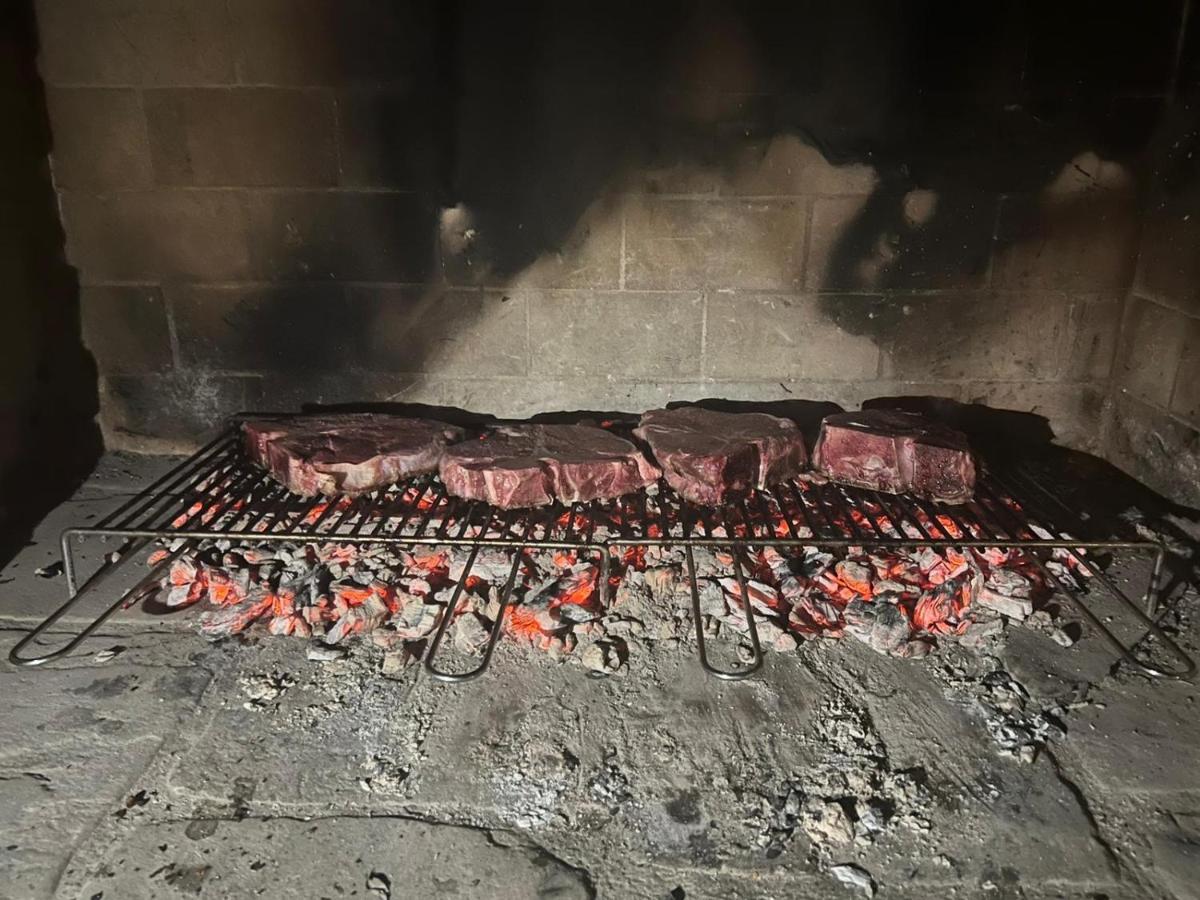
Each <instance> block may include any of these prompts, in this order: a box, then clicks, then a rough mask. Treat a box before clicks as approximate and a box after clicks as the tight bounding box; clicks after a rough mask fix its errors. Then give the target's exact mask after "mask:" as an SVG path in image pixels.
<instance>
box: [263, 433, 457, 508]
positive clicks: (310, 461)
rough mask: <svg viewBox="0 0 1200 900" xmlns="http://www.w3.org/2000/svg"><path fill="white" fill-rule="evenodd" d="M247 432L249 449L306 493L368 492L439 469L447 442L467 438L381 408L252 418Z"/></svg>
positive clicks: (274, 472) (289, 485) (294, 488)
mask: <svg viewBox="0 0 1200 900" xmlns="http://www.w3.org/2000/svg"><path fill="white" fill-rule="evenodd" d="M242 434H243V437H244V444H245V448H246V453H247V455H248V456H249V457H250V458H251V459H253V460H254V461H255V462H257V463H259V464H260V465H262V466H264V467H265V468H266V469H267V470H268V471H270V473H271V474H272V475H273V476H275V478H276V480H278V481H279V482H280V483H282V484H283V485H285V486H286V487H287V488H288V489H289V490H291V491H294V492H295V493H297V494H301V495H303V496H305V497H313V496H316V495H317V494H325V495H327V496H332V495H335V494H350V495H354V494H363V493H366V492H367V491H372V490H375V489H376V488H380V487H385V486H387V485H389V484H394V483H395V482H397V481H399V480H400V479H402V478H408V477H410V476H412V475H421V474H425V473H428V472H436V471H437V466H438V460H440V459H441V456H442V451H443V450H444V449H445V448H446V445H447V444H449V443H451V442H453V441H460V440H462V438H463V430H462V429H461V428H458V427H456V426H454V425H447V424H445V423H444V422H434V421H432V420H430V419H410V418H406V417H404V416H391V415H384V414H379V413H336V414H331V415H324V416H292V417H284V416H279V417H265V418H262V419H249V420H247V421H245V422H243V423H242Z"/></svg>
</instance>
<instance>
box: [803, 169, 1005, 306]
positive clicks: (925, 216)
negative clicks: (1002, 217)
mask: <svg viewBox="0 0 1200 900" xmlns="http://www.w3.org/2000/svg"><path fill="white" fill-rule="evenodd" d="M995 221H996V199H995V198H994V197H990V196H988V195H986V194H971V193H963V194H955V195H949V194H935V193H933V192H931V191H914V192H911V193H910V194H908V195H904V194H897V195H893V196H886V195H880V194H876V195H872V196H871V197H870V198H867V197H842V198H818V199H816V200H814V201H813V212H812V226H811V235H812V237H811V241H810V244H809V251H808V262H807V277H806V280H805V282H806V284H807V285H808V287H809V288H810V289H812V290H824V291H837V290H879V289H883V288H895V289H901V290H904V289H923V288H943V289H944V288H961V287H971V286H980V285H983V284H984V283H985V282H986V280H987V270H988V258H989V254H990V252H991V242H992V231H993V229H994V227H995Z"/></svg>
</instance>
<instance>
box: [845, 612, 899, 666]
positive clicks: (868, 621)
mask: <svg viewBox="0 0 1200 900" xmlns="http://www.w3.org/2000/svg"><path fill="white" fill-rule="evenodd" d="M844 615H845V620H846V631H847V632H848V633H849V634H851V635H853V636H854V637H856V638H857V639H858V640H860V641H862V642H863V643H864V644H866V645H867V646H868V647H870V648H871V649H872V650H874V651H875V652H876V653H883V654H891V653H895V652H896V651H898V650H899V649H900V648H901V646H903V645H904V643H905V642H907V641H908V635H909V627H908V622H907V620H905V618H904V614H903V613H902V612H900V610H899V609H897V608H896V607H895V606H892V605H891V604H890V603H869V602H865V601H863V600H861V599H860V598H855V599H854V600H851V601H850V603H849V604H847V606H846V609H845V612H844Z"/></svg>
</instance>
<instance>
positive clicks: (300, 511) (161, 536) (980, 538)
mask: <svg viewBox="0 0 1200 900" xmlns="http://www.w3.org/2000/svg"><path fill="white" fill-rule="evenodd" d="M1063 522H1067V523H1071V522H1074V527H1078V525H1079V521H1078V519H1077V518H1075V517H1074V516H1073V515H1072V512H1071V510H1070V509H1069V508H1068V507H1067V506H1066V505H1065V504H1063V503H1062V502H1061V501H1060V500H1059V499H1058V497H1057V495H1056V494H1055V492H1054V491H1053V490H1052V489H1051V488H1049V487H1047V486H1045V485H1044V484H1043V483H1042V481H1040V480H1039V478H1038V476H1036V475H1035V474H1034V473H1032V472H1031V471H1028V470H1026V469H1023V468H1020V467H1015V466H1014V467H1012V468H1008V469H1003V470H1001V469H998V468H996V467H992V466H984V467H982V472H981V474H980V477H979V479H978V482H977V486H976V494H975V497H974V499H973V500H972V501H971V502H969V503H965V504H958V505H948V504H940V503H934V502H930V501H926V500H922V499H920V498H917V497H914V496H911V495H897V494H883V493H880V492H878V491H872V490H865V489H861V488H851V487H845V486H841V485H835V484H828V483H817V482H815V481H811V480H804V479H796V480H792V481H788V482H784V483H781V484H776V485H773V486H772V487H771V488H770V489H769V490H761V491H753V492H751V493H750V494H749V495H748V496H746V497H744V498H741V499H739V500H737V501H735V502H733V503H731V504H729V505H726V506H724V507H720V508H712V507H702V506H698V505H695V504H692V503H689V502H687V501H685V500H683V499H682V498H681V497H680V496H679V495H678V494H676V493H675V492H674V491H673V490H672V489H671V488H670V487H669V486H668V485H667V484H666V483H665V482H659V484H658V485H656V486H654V487H652V488H650V489H648V490H643V491H640V492H638V493H635V494H631V495H627V496H625V497H622V498H619V499H617V500H609V501H593V502H591V503H577V504H574V505H572V506H565V505H562V504H555V505H552V506H548V507H542V508H538V509H532V510H502V509H498V508H495V507H493V506H490V505H488V504H486V503H482V502H478V501H468V500H462V499H458V498H455V497H451V496H449V495H447V494H446V492H445V489H444V487H443V485H442V484H441V482H440V481H439V480H438V479H437V478H436V477H435V476H432V475H429V476H420V477H417V478H413V479H410V480H408V481H404V482H401V483H399V484H397V485H393V486H391V487H389V488H387V489H383V490H379V491H375V492H372V493H369V494H365V495H363V496H360V497H358V498H354V499H351V498H345V497H343V498H336V499H327V498H321V497H318V498H305V497H301V496H299V495H296V494H293V493H291V492H289V491H288V490H286V489H285V488H284V487H283V486H281V485H280V484H278V483H277V482H276V481H274V480H273V479H272V478H271V477H270V476H269V475H268V474H267V473H266V472H265V471H263V470H262V469H260V468H259V467H257V466H255V465H253V464H252V463H250V462H249V461H248V460H247V459H246V457H245V456H244V454H243V452H242V449H241V443H240V441H239V439H238V430H237V428H236V427H231V428H229V429H228V430H226V431H225V432H223V433H222V434H221V435H220V436H219V437H217V438H216V439H215V440H213V441H212V442H211V443H209V444H208V445H207V446H205V447H203V448H201V449H200V450H199V451H197V452H196V453H195V454H194V455H193V456H191V457H189V458H188V459H187V460H185V461H184V462H182V463H181V464H180V465H178V466H177V467H175V468H174V469H172V470H171V471H170V472H168V473H167V474H166V475H163V476H162V477H161V478H159V479H158V480H157V481H155V482H154V483H153V484H151V485H149V486H148V487H146V488H145V489H144V490H143V491H141V492H140V493H139V494H137V495H136V496H135V497H133V498H132V499H130V500H128V501H127V502H126V503H124V504H122V505H121V506H120V507H119V508H118V509H116V510H114V511H113V512H111V513H109V514H108V515H107V516H105V517H104V518H103V519H102V520H101V521H99V522H97V523H96V524H94V525H89V526H86V527H74V528H68V529H66V530H65V531H64V532H63V534H62V537H61V550H62V558H63V566H64V569H65V574H66V581H67V588H68V593H69V595H70V596H69V598H68V600H67V601H66V602H65V603H64V604H63V605H62V606H61V607H59V608H58V609H57V610H55V611H54V612H53V613H52V614H51V615H49V616H48V617H47V618H46V619H45V620H44V621H43V622H42V623H41V624H39V625H38V626H37V627H36V628H34V629H33V630H32V631H31V632H30V633H29V634H28V635H26V636H25V637H24V638H23V639H22V640H21V641H20V642H19V643H18V644H17V645H16V646H15V647H14V648H13V650H12V651H11V653H10V655H9V659H10V661H11V662H13V663H15V664H17V665H37V664H40V663H44V662H47V661H49V660H52V659H56V658H58V657H61V656H63V655H65V654H67V653H69V652H71V651H72V650H73V649H75V648H76V647H77V646H78V645H79V644H80V643H82V642H83V641H84V640H85V639H86V638H87V637H88V636H89V635H90V634H92V633H93V632H95V631H96V629H98V628H99V627H100V626H101V625H102V624H103V623H104V622H105V621H106V620H107V619H108V618H109V617H111V616H112V615H113V614H114V613H116V612H117V611H118V610H120V609H122V608H123V607H126V606H128V605H131V604H132V603H134V602H136V600H137V599H138V598H139V597H140V596H142V595H143V594H144V593H145V592H146V590H147V589H148V588H149V587H150V586H151V585H154V584H156V583H157V581H158V579H159V577H160V575H161V573H162V571H163V570H164V568H165V567H166V566H169V565H170V563H171V562H172V561H173V560H174V559H176V558H177V557H179V556H180V555H182V554H183V553H184V552H186V551H187V550H188V549H190V548H192V547H194V546H195V545H196V543H197V542H199V541H202V540H206V539H221V538H226V539H229V540H233V541H239V540H245V541H280V542H289V543H293V542H294V543H303V542H311V541H318V542H325V541H338V542H346V543H357V544H396V545H402V546H417V545H439V546H451V547H462V548H466V549H467V550H468V551H469V556H468V558H467V561H466V567H465V570H464V572H463V574H462V576H461V578H460V580H459V582H458V586H457V588H456V590H455V593H454V594H453V596H452V598H451V600H450V602H449V604H448V610H447V612H445V613H443V614H442V616H441V617H440V621H439V624H438V627H437V629H436V631H435V633H434V636H433V639H432V641H431V643H430V647H429V650H428V651H427V653H426V657H425V665H426V668H427V670H428V671H429V673H430V674H431V675H432V676H433V677H434V678H437V679H439V680H442V681H446V682H461V681H466V680H469V679H471V678H475V677H477V676H478V675H480V674H482V672H483V671H485V670H486V668H487V666H488V663H489V662H490V659H491V655H492V651H493V650H494V648H495V645H496V642H497V641H498V639H499V637H500V634H501V631H502V628H501V624H502V621H503V618H504V613H505V611H506V610H507V607H508V605H509V603H510V601H511V598H512V594H513V587H514V585H515V582H516V577H517V573H518V569H519V565H520V561H521V558H522V553H523V552H525V551H533V550H545V549H577V550H582V551H584V552H586V553H589V554H594V555H596V556H598V558H599V566H600V578H599V584H600V590H601V592H602V597H601V601H602V602H604V600H605V599H606V598H605V596H603V594H604V592H606V591H607V590H608V584H609V578H608V575H609V564H610V559H611V552H612V551H614V550H618V549H623V548H628V547H630V546H637V545H662V546H682V547H683V548H684V552H685V560H686V565H687V574H688V581H689V583H690V587H691V594H692V606H693V611H694V612H695V613H696V615H695V616H694V621H695V622H696V623H697V626H698V624H699V622H700V615H699V607H700V599H699V592H698V588H697V582H696V568H695V562H694V559H693V552H692V548H693V547H697V546H705V547H722V548H728V549H729V550H730V551H731V553H732V556H733V559H734V574H735V576H736V578H737V580H738V582H739V584H740V586H741V591H740V595H741V598H742V603H743V606H744V612H745V616H746V621H747V623H748V625H749V638H750V644H751V648H752V658H751V660H750V662H749V663H748V664H746V665H745V666H743V667H741V668H738V669H724V668H718V667H716V666H715V665H713V664H712V663H711V662H710V660H709V656H708V652H707V647H706V644H705V639H704V634H703V629H702V628H700V627H697V628H696V638H697V651H698V655H699V659H700V664H701V666H702V667H703V668H704V669H705V670H706V671H707V672H709V673H710V674H712V675H714V676H716V677H719V678H724V679H731V680H732V679H741V678H745V677H748V676H749V675H751V674H753V673H754V672H755V671H757V670H758V669H759V668H760V667H761V665H762V661H763V657H762V650H761V647H760V645H759V640H758V634H757V629H756V628H755V626H754V613H753V611H752V609H751V606H750V593H749V591H748V590H747V589H746V575H745V570H744V565H743V563H742V561H741V556H742V554H743V553H744V552H745V551H747V550H749V549H751V548H756V547H765V546H774V547H792V548H797V547H805V546H808V547H817V548H819V549H824V550H832V551H838V550H844V549H846V548H849V547H866V548H889V547H890V548H899V549H919V548H922V547H930V548H933V549H944V548H947V547H952V548H955V549H958V550H960V551H967V552H969V551H970V549H971V548H974V549H982V548H987V547H999V548H1001V549H1010V548H1018V549H1022V550H1025V551H1026V552H1027V553H1028V555H1029V557H1030V559H1032V560H1033V562H1034V564H1035V565H1036V566H1037V568H1038V569H1039V571H1040V572H1041V574H1042V575H1043V577H1044V578H1046V579H1047V582H1048V583H1050V584H1055V585H1057V586H1058V587H1059V588H1060V590H1061V592H1062V593H1063V594H1064V595H1065V596H1066V597H1068V598H1069V599H1070V600H1071V601H1072V602H1073V603H1074V605H1075V607H1076V608H1077V609H1078V610H1079V611H1080V613H1081V615H1082V616H1083V617H1084V618H1085V619H1086V620H1087V621H1089V622H1090V623H1091V625H1092V626H1093V627H1095V628H1096V629H1097V630H1098V632H1099V633H1100V634H1101V635H1102V636H1104V637H1105V638H1106V639H1107V640H1108V641H1109V642H1110V643H1111V644H1112V645H1113V647H1114V648H1115V649H1116V650H1117V652H1118V653H1120V654H1121V656H1123V657H1124V658H1125V659H1126V660H1128V661H1129V662H1130V663H1131V664H1132V665H1134V666H1135V667H1137V668H1138V669H1140V670H1141V671H1143V672H1145V673H1146V674H1149V675H1152V676H1160V677H1162V676H1169V677H1185V676H1187V675H1189V674H1191V672H1192V671H1193V670H1194V668H1195V666H1194V664H1193V662H1192V661H1191V659H1190V658H1189V657H1188V656H1187V655H1186V654H1185V653H1184V652H1183V651H1182V650H1181V649H1180V648H1179V647H1178V646H1177V645H1176V644H1175V643H1174V641H1172V640H1171V638H1170V637H1169V636H1168V635H1167V634H1166V633H1164V632H1163V630H1162V629H1161V628H1160V627H1159V626H1158V624H1157V623H1156V622H1155V615H1156V612H1157V607H1158V599H1159V596H1158V595H1159V592H1160V581H1161V578H1162V573H1163V562H1164V555H1165V551H1164V548H1163V547H1162V546H1161V545H1160V544H1157V543H1155V542H1153V541H1148V540H1145V539H1140V538H1132V539H1127V540H1122V539H1105V540H1089V539H1084V538H1083V537H1081V536H1080V533H1079V532H1075V533H1071V532H1068V531H1067V530H1066V528H1065V527H1064V525H1063V524H1062V523H1063ZM96 537H104V538H113V537H115V538H120V539H122V541H123V543H122V545H121V547H120V550H119V551H118V553H117V554H114V555H112V556H110V557H109V558H106V561H105V562H104V563H103V564H102V565H101V566H100V568H99V569H98V570H97V571H96V572H95V573H93V574H92V575H91V576H90V577H89V578H88V579H87V580H86V581H85V582H84V583H82V584H81V583H80V581H79V575H78V572H77V569H76V560H75V556H74V548H75V546H76V545H77V544H78V542H80V541H83V540H87V539H89V538H96ZM155 541H170V542H173V543H174V544H175V545H176V546H175V549H174V550H172V551H171V552H170V553H169V554H168V555H167V556H166V558H165V559H163V560H162V561H161V562H159V563H158V564H157V565H156V566H154V567H152V568H151V569H150V570H149V572H148V573H147V574H146V575H145V577H143V578H141V579H140V580H139V581H138V582H137V584H135V585H134V586H133V587H132V588H130V589H129V590H126V591H124V592H122V593H121V595H120V597H119V598H118V599H116V600H115V601H114V602H113V603H111V604H110V605H109V606H108V607H106V608H105V609H104V610H103V611H102V612H101V613H100V614H99V615H98V616H97V617H96V618H95V619H93V620H92V621H91V622H89V623H88V624H87V625H85V626H84V627H83V628H82V629H81V630H80V631H79V633H78V634H76V635H75V636H74V637H72V638H71V639H70V640H69V641H68V642H67V643H66V644H65V645H64V646H62V647H59V648H58V649H55V650H51V651H47V652H44V653H40V654H39V655H28V656H27V655H25V653H24V651H25V649H26V648H27V647H29V646H30V645H31V644H32V643H33V642H34V641H35V640H38V639H39V638H40V636H41V635H43V634H44V633H45V632H46V631H47V630H48V629H49V628H50V627H51V626H53V625H54V624H55V623H56V622H57V621H59V619H61V618H62V617H63V616H64V615H66V613H67V612H69V611H70V610H71V609H72V608H74V607H75V606H76V604H78V602H79V601H80V600H81V599H82V598H83V597H84V596H85V595H87V594H89V593H91V592H92V591H94V590H95V589H97V588H98V587H99V586H100V585H101V584H103V583H104V582H105V581H107V580H108V579H109V578H110V577H111V576H112V575H113V574H114V572H115V571H116V570H117V569H119V568H120V567H121V566H122V565H123V564H125V563H126V562H127V561H128V560H129V559H131V558H134V557H136V556H137V555H138V551H140V550H142V549H144V548H145V547H146V546H147V545H149V544H151V543H152V542H155ZM484 547H499V548H504V549H506V550H509V551H511V552H512V553H513V562H512V569H511V572H510V576H509V578H508V581H507V584H506V585H505V588H504V591H503V593H502V595H501V605H500V614H499V616H498V617H497V620H496V623H495V625H494V626H493V628H492V633H491V635H490V639H489V641H488V643H487V644H486V646H485V648H484V652H483V656H482V660H481V661H480V663H479V665H478V666H476V667H475V668H474V669H471V670H468V671H461V672H450V671H445V670H442V669H440V668H438V666H437V656H438V650H439V648H440V647H441V644H442V639H443V637H444V635H445V633H446V628H447V625H448V624H449V622H450V621H451V619H452V618H453V612H454V611H455V610H456V609H457V607H458V602H459V600H460V599H461V591H462V586H463V584H465V582H466V581H467V578H468V576H469V574H470V571H471V567H472V565H473V564H474V561H475V557H476V555H477V554H478V553H479V551H480V550H481V549H482V548H484ZM1055 551H1058V552H1059V553H1060V554H1061V555H1065V556H1067V557H1073V558H1074V559H1075V560H1076V561H1078V562H1080V563H1081V564H1082V562H1083V557H1084V556H1085V555H1087V554H1094V553H1097V552H1111V553H1122V552H1131V553H1145V554H1150V555H1152V556H1153V565H1152V568H1151V575H1150V579H1149V584H1148V586H1147V588H1146V591H1145V594H1144V595H1143V597H1142V602H1141V604H1139V603H1138V602H1135V601H1134V600H1133V599H1132V598H1131V597H1130V596H1129V595H1128V594H1126V593H1125V591H1124V590H1123V589H1122V588H1121V587H1120V586H1119V585H1118V584H1117V583H1116V581H1115V580H1114V579H1112V578H1111V577H1109V576H1108V575H1106V574H1105V573H1104V572H1101V571H1099V570H1098V569H1097V568H1096V567H1095V566H1091V567H1090V568H1091V571H1092V572H1093V573H1094V575H1095V580H1096V581H1097V582H1098V583H1099V586H1100V587H1102V588H1103V589H1104V590H1105V591H1106V592H1108V593H1109V594H1111V595H1112V597H1114V598H1115V599H1116V600H1117V601H1118V602H1119V603H1120V605H1121V607H1122V609H1123V610H1124V611H1125V612H1126V613H1127V614H1128V615H1129V616H1131V617H1132V618H1133V619H1134V620H1136V621H1137V623H1138V624H1139V625H1140V626H1141V627H1143V628H1144V629H1145V631H1146V633H1148V634H1151V635H1153V636H1154V637H1155V638H1156V639H1157V641H1158V643H1159V644H1160V645H1161V647H1162V649H1163V650H1164V651H1165V653H1166V655H1168V656H1170V657H1172V658H1173V659H1174V664H1173V665H1171V666H1169V667H1164V666H1162V665H1160V664H1159V663H1155V662H1150V661H1148V660H1147V659H1146V658H1145V656H1144V654H1142V655H1139V654H1138V653H1135V652H1134V649H1133V647H1132V646H1131V645H1129V644H1126V643H1125V642H1123V641H1122V640H1121V639H1120V638H1118V637H1117V636H1116V635H1115V634H1114V633H1113V632H1112V630H1111V629H1110V628H1109V627H1108V626H1107V625H1106V624H1105V622H1104V621H1103V620H1102V619H1101V618H1100V617H1099V616H1098V615H1096V614H1095V613H1094V612H1093V610H1092V609H1091V608H1090V607H1089V605H1088V603H1087V602H1086V600H1085V598H1084V597H1083V596H1082V595H1080V594H1079V593H1078V592H1077V591H1074V590H1071V589H1069V588H1067V587H1066V586H1065V585H1063V584H1062V583H1061V582H1060V581H1059V580H1058V579H1057V578H1056V577H1055V576H1054V574H1053V573H1052V572H1051V571H1050V570H1049V569H1048V568H1047V567H1046V565H1045V562H1046V560H1047V559H1048V557H1049V556H1050V554H1052V553H1054V552H1055Z"/></svg>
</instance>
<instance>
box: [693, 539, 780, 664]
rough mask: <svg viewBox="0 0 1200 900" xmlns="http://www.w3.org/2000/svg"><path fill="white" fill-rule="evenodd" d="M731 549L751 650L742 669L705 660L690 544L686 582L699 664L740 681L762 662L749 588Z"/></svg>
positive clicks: (698, 594)
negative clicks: (751, 653)
mask: <svg viewBox="0 0 1200 900" xmlns="http://www.w3.org/2000/svg"><path fill="white" fill-rule="evenodd" d="M733 549H734V553H733V569H734V574H735V575H736V576H737V581H738V589H739V591H740V593H741V595H742V609H743V610H744V611H745V613H746V624H747V626H748V628H749V630H750V646H751V648H752V650H753V658H752V660H751V662H750V665H749V666H747V667H746V668H744V669H718V668H716V667H715V666H713V665H712V664H711V663H709V661H708V648H707V646H706V644H705V642H704V624H703V623H702V622H701V621H700V619H701V615H700V588H699V587H698V586H697V584H696V558H695V556H693V554H692V547H691V545H690V544H685V545H684V552H685V555H686V557H687V568H688V584H689V585H690V586H691V589H692V625H693V627H694V628H695V629H696V652H697V653H698V654H699V656H700V666H701V668H703V669H704V671H706V672H708V674H710V675H713V676H715V677H717V678H720V679H722V680H724V681H741V680H742V679H743V678H749V677H750V676H751V675H753V674H754V673H755V672H757V671H758V670H759V669H760V668H762V664H763V655H762V647H760V646H759V642H758V629H757V628H756V627H755V625H754V607H753V605H752V604H751V603H750V592H749V590H748V589H747V587H746V576H745V573H743V572H742V563H741V559H740V557H739V555H738V549H739V548H738V547H734V548H733Z"/></svg>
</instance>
